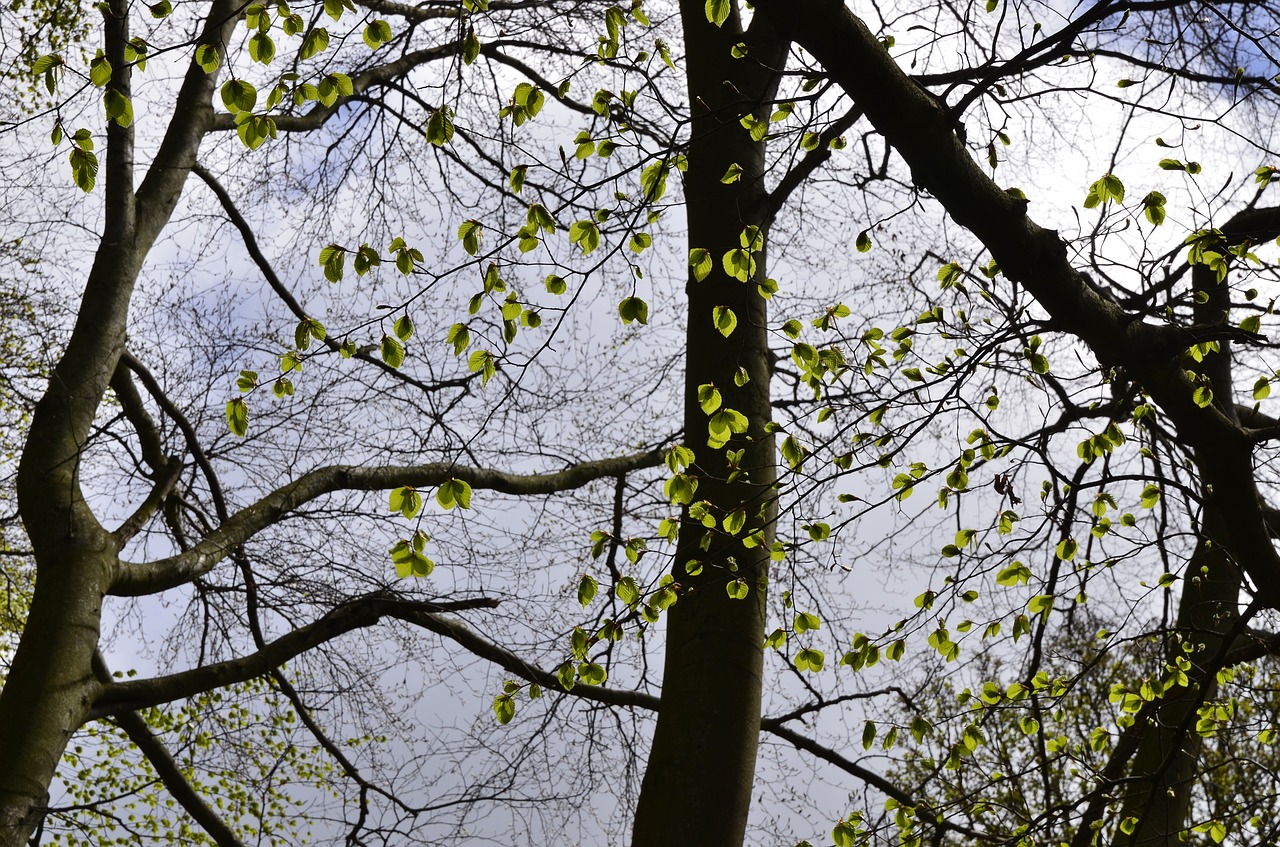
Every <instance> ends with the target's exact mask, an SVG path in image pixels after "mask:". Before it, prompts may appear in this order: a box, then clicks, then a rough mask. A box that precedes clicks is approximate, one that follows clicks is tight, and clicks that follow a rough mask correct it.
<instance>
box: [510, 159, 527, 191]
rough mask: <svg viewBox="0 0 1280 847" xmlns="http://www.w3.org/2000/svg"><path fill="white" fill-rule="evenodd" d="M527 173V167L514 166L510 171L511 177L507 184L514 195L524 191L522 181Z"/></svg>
mask: <svg viewBox="0 0 1280 847" xmlns="http://www.w3.org/2000/svg"><path fill="white" fill-rule="evenodd" d="M528 172H529V166H528V165H516V166H515V167H514V168H512V169H511V177H510V180H509V182H510V184H511V190H512V191H514V192H515V193H516V194H519V193H520V192H521V191H522V190H524V179H525V176H526V175H527V174H528Z"/></svg>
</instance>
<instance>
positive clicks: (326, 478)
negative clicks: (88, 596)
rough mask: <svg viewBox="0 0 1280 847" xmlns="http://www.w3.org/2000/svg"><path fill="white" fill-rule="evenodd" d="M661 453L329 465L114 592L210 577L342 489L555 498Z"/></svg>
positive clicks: (120, 577) (134, 569)
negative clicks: (553, 464) (529, 462)
mask: <svg viewBox="0 0 1280 847" xmlns="http://www.w3.org/2000/svg"><path fill="white" fill-rule="evenodd" d="M662 457H663V452H662V451H661V450H660V449H654V450H649V451H648V452H645V453H634V454H632V455H629V456H618V457H616V458H612V459H600V460H597V461H593V462H582V463H580V464H576V465H571V466H569V467H568V468H566V469H564V470H562V471H557V472H555V473H544V474H528V475H521V474H512V473H505V472H503V471H497V470H492V469H490V468H472V467H465V466H462V465H455V464H450V463H447V462H437V463H433V464H429V465H410V466H403V467H394V466H392V467H381V468H366V467H353V466H350V465H331V466H329V467H324V468H318V469H316V470H313V471H311V472H309V473H306V474H303V475H302V476H301V477H299V478H298V479H296V480H294V481H293V482H290V483H288V484H287V485H284V486H281V487H280V488H277V489H276V490H275V491H273V492H271V493H270V494H268V495H266V496H265V497H263V498H262V499H261V500H259V501H258V502H256V503H254V504H253V505H252V506H247V507H245V508H244V509H241V510H240V511H239V512H237V513H236V514H235V515H233V516H232V517H231V518H229V519H228V520H226V521H224V522H223V523H222V525H221V526H220V527H218V528H217V529H216V530H214V531H213V532H211V533H209V534H208V535H207V536H205V537H204V538H203V539H202V540H201V541H200V542H199V543H197V544H196V545H194V546H193V547H192V548H191V549H190V550H186V551H184V552H182V553H180V554H178V555H176V556H170V557H169V558H166V559H159V560H157V561H153V562H146V563H130V562H122V563H120V565H119V567H118V568H117V570H116V573H115V578H114V579H113V580H112V583H111V589H110V591H109V592H108V593H109V594H114V595H117V596H140V595H144V594H153V593H156V592H158V591H165V590H167V589H170V588H175V587H177V586H179V585H183V584H185V583H188V582H190V581H191V580H193V579H195V578H196V577H198V576H201V575H202V574H205V573H208V571H209V570H210V569H212V568H213V566H214V565H216V564H217V563H218V562H220V561H221V560H222V559H223V558H224V557H225V556H226V555H227V554H228V553H230V551H231V550H233V549H234V548H235V547H236V546H237V545H240V544H243V543H244V542H246V541H248V540H249V539H250V538H252V537H253V536H254V535H255V534H257V533H258V532H260V531H262V530H263V529H265V528H267V527H268V526H271V525H272V524H275V523H276V522H278V521H280V520H281V519H282V518H284V517H285V516H286V515H288V514H289V513H290V512H292V511H293V510H295V509H297V508H298V507H300V506H303V505H305V504H306V503H309V502H311V501H312V500H315V499H317V498H319V497H322V496H324V495H326V494H332V493H334V492H336V491H380V490H384V489H390V488H396V487H399V486H412V487H414V488H433V487H435V486H438V485H442V484H443V483H445V482H448V481H449V480H455V479H456V480H461V481H463V482H466V483H467V484H468V485H470V486H471V487H472V488H479V489H485V490H489V491H498V492H502V493H503V494H517V495H538V494H555V493H558V492H562V491H570V490H572V489H575V488H581V487H582V486H584V485H586V484H587V483H589V482H592V481H594V480H597V479H600V478H602V477H614V476H618V475H620V474H625V473H629V472H631V471H635V470H640V469H642V468H651V467H655V466H657V465H659V464H661V462H662Z"/></svg>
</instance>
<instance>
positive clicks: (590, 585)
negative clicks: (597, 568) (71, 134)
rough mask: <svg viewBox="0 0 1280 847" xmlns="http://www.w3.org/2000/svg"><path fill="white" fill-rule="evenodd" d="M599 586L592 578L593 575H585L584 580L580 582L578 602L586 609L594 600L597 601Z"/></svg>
mask: <svg viewBox="0 0 1280 847" xmlns="http://www.w3.org/2000/svg"><path fill="white" fill-rule="evenodd" d="M598 588H599V586H598V585H597V584H596V581H595V580H594V579H593V578H592V577H591V574H583V575H582V579H581V580H579V582H578V602H579V603H581V604H582V606H583V608H586V607H587V606H588V605H589V604H590V603H591V601H592V600H593V599H595V596H596V591H597V589H598Z"/></svg>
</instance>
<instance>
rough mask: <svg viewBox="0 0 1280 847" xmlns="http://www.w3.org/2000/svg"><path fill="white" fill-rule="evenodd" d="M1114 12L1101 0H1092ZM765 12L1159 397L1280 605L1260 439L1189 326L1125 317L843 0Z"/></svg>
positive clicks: (1010, 263)
mask: <svg viewBox="0 0 1280 847" xmlns="http://www.w3.org/2000/svg"><path fill="white" fill-rule="evenodd" d="M1094 8H1095V9H1098V10H1101V9H1105V8H1107V4H1106V2H1105V0H1104V2H1102V3H1100V4H1098V6H1096V7H1094ZM757 9H759V10H760V12H762V13H763V14H766V15H768V16H769V17H770V18H771V19H772V20H773V21H774V22H775V23H776V25H777V26H779V27H780V28H781V29H782V30H783V31H784V32H787V33H788V34H789V35H790V36H791V37H792V38H793V40H794V41H795V42H796V43H797V44H799V45H800V46H802V47H803V48H804V49H805V50H806V51H808V52H809V53H810V54H811V55H812V56H813V57H814V58H815V59H816V60H817V61H818V63H819V64H821V65H822V66H823V67H824V68H825V69H826V70H827V71H828V72H829V73H830V75H831V78H832V79H834V80H835V81H836V82H837V83H839V85H840V86H841V87H842V88H844V90H845V91H846V92H847V93H848V94H849V96H851V97H852V98H853V100H854V102H855V103H856V104H857V105H858V106H860V107H861V108H862V109H863V110H864V111H865V113H866V116H867V119H868V120H869V121H870V122H871V123H872V125H873V126H874V127H875V128H876V129H877V130H878V131H879V132H880V133H881V134H882V135H884V137H885V138H886V140H888V142H889V143H890V144H891V145H892V146H893V148H894V149H895V150H896V151H897V152H898V154H899V155H900V156H901V157H902V158H903V159H904V160H905V161H906V162H907V164H908V165H909V166H910V168H911V173H912V178H913V180H914V182H915V184H916V185H917V186H918V187H920V188H922V189H924V190H926V191H928V192H930V193H931V194H933V196H934V197H935V198H937V200H938V201H939V202H940V203H941V204H942V206H943V207H944V208H945V209H946V210H947V212H948V213H949V214H950V215H951V217H952V218H953V219H955V221H956V222H957V223H959V224H960V225H961V226H963V227H965V228H966V229H968V230H969V231H970V232H972V233H973V234H974V235H975V236H976V237H977V238H978V239H979V240H980V241H981V242H982V243H983V244H984V245H985V246H986V247H987V249H988V250H990V251H991V254H992V256H993V258H994V259H995V260H996V262H998V263H999V266H1000V268H1001V271H1002V272H1003V273H1004V274H1005V275H1006V276H1007V277H1008V278H1009V279H1010V280H1013V281H1014V282H1017V283H1019V284H1020V285H1022V286H1023V287H1024V288H1025V289H1026V290H1027V291H1028V292H1029V293H1030V294H1031V295H1032V296H1033V297H1034V298H1035V299H1036V301H1037V302H1038V303H1039V304H1040V306H1041V307H1042V308H1044V309H1045V310H1046V311H1047V312H1048V313H1049V315H1050V316H1051V320H1052V324H1053V327H1054V328H1055V329H1059V330H1063V331H1066V332H1069V333H1070V334H1072V335H1074V336H1076V337H1077V338H1079V339H1080V340H1082V341H1084V342H1085V343H1086V344H1087V345H1088V346H1089V347H1090V348H1091V349H1092V350H1093V352H1094V355H1096V356H1097V358H1098V360H1099V362H1100V363H1102V364H1103V365H1123V366H1124V368H1125V369H1126V370H1127V371H1128V373H1129V374H1130V376H1131V377H1132V378H1133V379H1134V380H1135V381H1136V382H1137V383H1139V384H1140V385H1141V386H1142V387H1143V389H1144V390H1146V391H1147V393H1148V394H1150V395H1151V397H1152V398H1153V399H1154V400H1155V401H1156V402H1157V403H1159V405H1160V407H1161V409H1162V410H1163V412H1164V414H1165V416H1166V417H1167V418H1168V419H1169V420H1171V421H1173V422H1174V423H1175V424H1176V426H1177V428H1178V435H1179V437H1180V438H1182V439H1184V440H1185V441H1186V443H1187V444H1188V445H1189V446H1191V447H1193V448H1195V449H1196V450H1197V451H1203V455H1204V456H1205V458H1206V462H1205V464H1206V466H1207V468H1208V472H1207V473H1206V478H1205V483H1206V485H1207V486H1209V487H1211V490H1212V491H1213V492H1214V494H1213V496H1214V498H1215V500H1216V505H1217V506H1219V507H1221V508H1223V509H1224V510H1225V511H1227V512H1229V513H1231V514H1233V515H1235V516H1236V522H1235V525H1234V526H1233V527H1232V531H1231V534H1230V537H1229V538H1224V539H1221V541H1222V542H1223V543H1224V546H1225V547H1226V548H1227V549H1228V550H1229V551H1230V553H1231V554H1232V555H1233V556H1234V557H1235V559H1236V560H1237V561H1238V562H1239V563H1240V564H1241V566H1242V567H1243V568H1244V569H1245V570H1246V571H1247V572H1248V573H1249V575H1250V577H1251V579H1252V581H1253V583H1254V585H1255V586H1256V588H1257V590H1258V591H1259V593H1260V595H1261V596H1263V597H1264V598H1265V600H1266V602H1267V603H1268V605H1270V606H1272V607H1280V555H1278V554H1277V552H1276V550H1275V548H1274V547H1273V546H1272V543H1271V539H1270V536H1269V534H1268V532H1267V530H1266V527H1265V523H1264V521H1263V516H1262V510H1261V503H1260V499H1259V496H1258V492H1257V487H1256V484H1255V482H1254V477H1253V465H1252V459H1253V455H1252V440H1251V439H1250V438H1249V436H1248V434H1247V433H1246V432H1245V430H1244V428H1243V427H1241V426H1240V425H1239V424H1238V423H1236V422H1235V421H1234V420H1232V419H1231V418H1230V417H1228V416H1227V415H1225V414H1224V413H1223V411H1222V410H1221V409H1219V408H1217V407H1216V406H1215V405H1214V404H1209V405H1208V406H1206V407H1204V408H1201V407H1200V406H1199V405H1198V404H1197V403H1196V402H1195V400H1194V399H1193V396H1192V395H1193V390H1194V386H1193V385H1192V383H1191V382H1190V380H1189V379H1188V377H1187V375H1186V373H1185V371H1184V369H1183V368H1182V367H1181V365H1180V363H1179V362H1178V360H1177V357H1178V356H1179V355H1180V354H1181V353H1182V352H1183V351H1184V350H1185V349H1186V348H1187V346H1189V341H1188V339H1187V336H1186V335H1185V329H1184V328H1182V327H1178V326H1166V325H1157V324H1148V323H1145V322H1144V321H1143V320H1142V318H1141V315H1129V314H1126V313H1125V311H1124V310H1123V309H1122V308H1121V306H1120V304H1119V303H1117V302H1115V301H1114V300H1112V299H1110V298H1108V297H1106V296H1105V295H1104V294H1103V292H1101V291H1100V290H1099V289H1098V288H1097V287H1096V286H1094V285H1093V284H1092V283H1091V281H1090V280H1089V279H1088V278H1087V277H1086V276H1085V275H1084V274H1082V273H1080V272H1079V271H1077V270H1076V269H1074V268H1073V267H1072V266H1071V263H1070V261H1069V260H1068V253H1067V245H1066V244H1065V243H1064V242H1063V240H1062V238H1061V237H1059V235H1058V234H1057V233H1056V232H1055V231H1053V230H1048V229H1045V228H1043V227H1041V226H1039V225H1038V224H1036V223H1035V222H1034V221H1033V220H1031V218H1030V217H1028V215H1027V203H1026V201H1024V200H1022V199H1020V198H1018V197H1015V196H1014V195H1012V194H1009V193H1008V192H1006V191H1004V190H1003V189H1001V188H1000V187H999V186H998V185H997V184H996V183H995V182H994V181H992V180H991V179H990V178H989V177H988V176H987V175H986V174H985V173H984V172H983V170H982V169H981V168H980V167H979V166H978V163H977V162H975V161H974V159H973V157H972V156H971V155H970V153H969V151H968V149H967V148H966V147H965V145H964V143H963V142H962V141H961V140H960V139H959V138H958V137H957V136H956V134H955V132H954V130H953V127H952V124H951V120H950V116H949V115H948V114H947V111H946V110H945V109H944V107H943V106H942V105H941V104H940V103H939V102H938V101H937V100H936V99H935V98H933V97H932V96H931V95H929V94H928V93H927V92H926V91H924V90H923V89H921V88H920V86H918V85H917V84H915V83H914V82H913V81H912V80H911V79H910V78H909V77H908V76H907V75H906V74H904V73H903V71H902V69H901V68H900V67H898V65H897V63H896V62H895V61H894V60H893V58H892V57H891V56H890V55H889V53H888V52H887V51H886V50H885V49H884V47H883V46H882V45H881V44H880V43H879V42H878V41H877V40H876V38H875V36H874V35H873V34H872V33H871V31H870V30H869V29H867V27H866V25H865V24H864V23H863V22H862V21H861V20H860V19H859V18H858V17H856V16H855V15H854V14H853V13H852V12H851V11H850V10H849V9H848V8H847V7H846V6H845V5H844V2H843V0H803V2H784V0H761V2H759V3H758V4H757Z"/></svg>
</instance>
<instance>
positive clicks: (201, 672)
mask: <svg viewBox="0 0 1280 847" xmlns="http://www.w3.org/2000/svg"><path fill="white" fill-rule="evenodd" d="M497 605H498V601H497V600H493V599H491V598H487V597H480V598H477V599H474V600H459V601H455V602H449V603H429V602H417V601H409V600H395V599H391V598H389V597H385V596H379V595H373V596H368V597H362V598H360V599H358V600H354V601H352V602H350V603H348V604H346V605H344V606H340V607H338V608H337V609H334V610H333V611H332V612H329V614H327V615H325V616H324V617H322V618H320V619H319V620H318V621H315V622H314V623H310V624H307V625H306V626H302V627H299V628H298V629H295V630H293V631H292V632H289V633H287V634H286V635H282V636H280V637H279V638H277V639H276V640H275V641H272V642H270V643H268V644H267V645H266V646H265V647H263V648H262V649H261V650H257V651H255V652H253V653H250V654H249V655H247V656H241V657H240V658H238V659H228V660H226V661H223V662H215V663H214V664H211V665H205V666H204V667H199V668H193V669H191V670H188V671H183V672H181V673H176V674H171V675H169V676H161V677H153V678H151V679H140V680H130V681H128V682H112V683H110V684H106V685H104V686H103V687H102V689H101V693H99V695H98V696H97V697H96V698H95V699H94V704H93V708H92V709H91V710H90V713H89V720H94V719H97V718H102V717H106V716H107V715H114V714H117V713H119V712H121V711H128V710H136V709H142V708H146V707H148V706H157V705H160V704H161V703H169V702H172V701H174V700H180V699H182V698H184V697H192V696H194V695H196V694H200V693H202V692H205V691H212V690H213V689H215V688H222V687H224V686H227V685H232V684H234V683H237V682H246V681H248V680H250V679H253V678H254V677H259V676H262V675H263V674H266V673H269V672H270V671H271V670H272V669H274V668H278V667H280V665H282V664H284V663H285V662H288V661H289V660H290V659H292V658H294V657H295V656H298V655H300V654H302V653H305V652H306V651H308V650H311V649H313V648H315V647H318V646H320V645H321V644H324V643H325V642H327V641H332V640H333V639H334V638H337V637H338V636H340V635H344V634H346V633H348V632H351V631H352V630H356V629H363V628H365V627H369V626H373V625H374V624H376V623H377V622H378V621H379V620H381V619H382V618H384V617H388V616H393V617H403V616H404V615H406V614H408V613H409V612H411V611H414V610H420V611H423V612H451V611H459V610H462V609H478V608H493V607H495V606H497Z"/></svg>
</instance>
